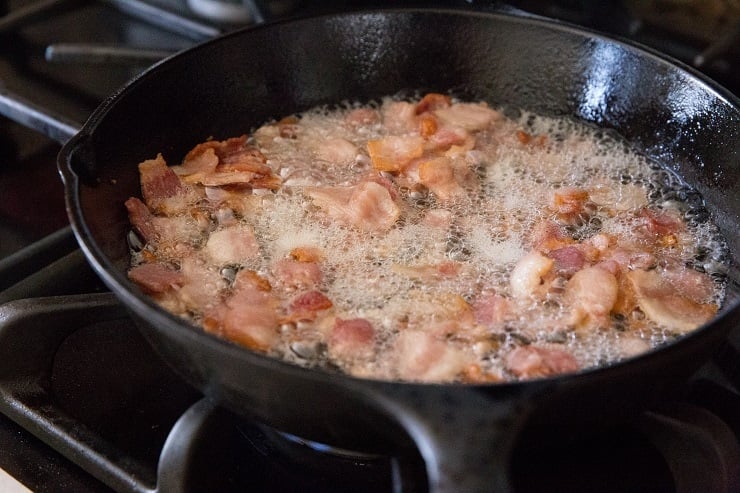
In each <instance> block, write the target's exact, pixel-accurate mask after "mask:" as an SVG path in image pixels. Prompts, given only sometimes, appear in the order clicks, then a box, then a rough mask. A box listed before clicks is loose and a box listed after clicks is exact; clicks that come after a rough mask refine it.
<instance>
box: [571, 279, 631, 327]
mask: <svg viewBox="0 0 740 493" xmlns="http://www.w3.org/2000/svg"><path fill="white" fill-rule="evenodd" d="M618 294H619V284H618V283H617V278H616V276H615V275H614V274H613V273H611V272H610V271H608V270H607V269H604V268H602V267H601V266H598V265H596V266H593V267H586V268H585V269H582V270H579V271H578V272H576V273H575V274H574V275H573V277H571V279H570V281H568V284H567V286H566V287H565V295H564V296H565V299H566V300H568V301H569V304H570V305H571V306H572V307H573V308H572V311H571V316H570V320H569V323H571V324H573V325H575V326H576V327H578V328H594V327H599V326H606V325H607V324H608V321H609V314H610V313H611V310H612V308H614V305H615V303H616V302H617V296H618Z"/></svg>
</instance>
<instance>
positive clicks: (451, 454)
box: [379, 386, 528, 493]
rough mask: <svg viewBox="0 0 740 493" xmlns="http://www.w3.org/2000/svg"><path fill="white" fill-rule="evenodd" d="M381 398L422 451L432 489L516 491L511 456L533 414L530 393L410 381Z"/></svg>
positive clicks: (446, 492) (448, 492) (438, 492)
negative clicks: (500, 393)
mask: <svg viewBox="0 0 740 493" xmlns="http://www.w3.org/2000/svg"><path fill="white" fill-rule="evenodd" d="M379 400H380V403H381V406H382V407H383V408H384V409H385V411H386V412H387V413H389V414H390V415H391V416H392V417H393V418H394V419H395V420H397V421H398V422H399V423H400V424H401V426H402V427H403V428H404V429H405V430H406V432H407V433H408V434H409V436H410V437H411V438H412V440H413V441H414V443H415V445H416V446H417V448H418V450H419V452H420V453H421V456H422V458H423V459H424V462H425V465H426V473H427V480H428V483H429V493H461V492H464V493H492V492H496V493H508V492H511V491H513V488H512V486H511V484H510V480H509V471H508V469H509V459H510V456H511V451H512V448H513V445H514V443H515V440H516V438H517V435H518V432H519V430H520V429H521V428H522V425H523V424H524V422H525V421H526V417H527V414H528V413H527V411H526V408H527V407H528V406H527V405H526V404H527V399H526V398H524V399H523V398H522V396H521V395H507V396H504V397H495V398H494V397H493V396H492V395H491V393H486V392H485V391H484V390H480V389H476V388H475V387H445V386H427V387H424V386H422V387H418V386H411V387H408V388H403V387H402V388H400V389H398V391H397V392H396V393H395V394H393V395H389V394H388V393H384V396H380V397H379ZM401 467H403V466H401ZM403 477H404V476H403V474H401V478H403ZM401 481H403V480H402V479H401ZM401 490H402V491H404V492H405V491H406V490H405V489H404V485H401Z"/></svg>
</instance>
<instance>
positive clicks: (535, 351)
mask: <svg viewBox="0 0 740 493" xmlns="http://www.w3.org/2000/svg"><path fill="white" fill-rule="evenodd" d="M506 368H507V369H508V370H509V371H510V372H512V373H513V374H514V375H516V376H517V377H520V378H537V377H548V376H551V375H560V374H562V373H570V372H574V371H577V370H578V362H577V361H576V359H575V358H574V357H573V355H572V354H570V353H569V352H567V351H565V350H563V349H555V348H545V347H537V346H522V347H518V348H516V349H514V350H513V351H511V352H510V353H509V354H507V355H506Z"/></svg>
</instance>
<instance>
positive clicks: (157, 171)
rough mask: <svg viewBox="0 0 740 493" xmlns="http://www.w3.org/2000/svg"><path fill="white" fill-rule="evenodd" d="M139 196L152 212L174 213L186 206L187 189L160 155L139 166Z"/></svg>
mask: <svg viewBox="0 0 740 493" xmlns="http://www.w3.org/2000/svg"><path fill="white" fill-rule="evenodd" d="M139 175H140V180H141V194H142V196H143V197H144V202H145V203H146V205H147V206H148V207H149V209H150V210H152V211H153V212H164V213H176V212H178V211H181V210H183V209H184V208H185V207H186V206H187V200H188V192H189V191H188V189H187V188H185V185H183V184H182V182H181V181H180V178H179V177H178V176H177V175H176V174H175V172H174V171H173V170H172V169H171V168H170V167H169V166H167V163H166V162H165V160H164V158H163V157H162V155H161V154H157V157H156V158H155V159H148V160H146V161H142V162H141V163H140V164H139Z"/></svg>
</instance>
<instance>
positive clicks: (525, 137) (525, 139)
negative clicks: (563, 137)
mask: <svg viewBox="0 0 740 493" xmlns="http://www.w3.org/2000/svg"><path fill="white" fill-rule="evenodd" d="M516 138H517V140H518V141H519V142H520V143H522V144H524V145H527V144H534V145H538V146H542V145H545V143H547V135H532V134H530V133H527V132H525V131H524V130H517V132H516Z"/></svg>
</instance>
